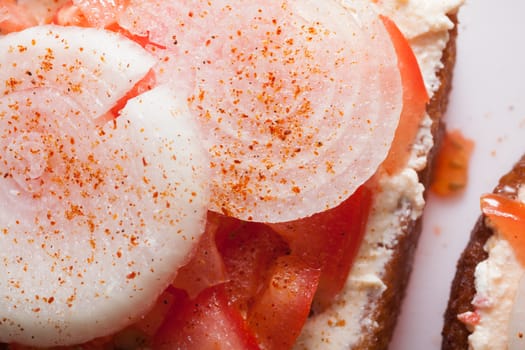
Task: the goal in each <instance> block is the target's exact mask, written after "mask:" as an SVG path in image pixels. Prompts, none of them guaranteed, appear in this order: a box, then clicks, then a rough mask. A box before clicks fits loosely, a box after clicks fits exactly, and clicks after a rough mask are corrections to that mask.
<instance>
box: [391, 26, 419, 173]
mask: <svg viewBox="0 0 525 350" xmlns="http://www.w3.org/2000/svg"><path fill="white" fill-rule="evenodd" d="M381 20H382V21H383V24H384V25H385V28H386V29H387V31H388V33H389V34H390V38H391V39H392V43H393V44H394V48H395V50H396V53H397V57H398V67H399V71H400V72H401V82H402V84H403V109H402V110H401V116H400V119H399V124H398V127H397V129H396V134H395V136H394V140H393V141H392V146H391V148H390V151H389V153H388V156H387V158H386V160H385V161H384V162H383V165H382V168H383V169H385V171H386V172H387V173H389V174H394V173H396V172H398V171H399V170H400V169H402V168H403V167H404V166H405V165H406V164H407V161H408V157H409V155H410V150H411V148H412V145H413V144H414V141H415V139H416V135H417V132H418V130H419V125H420V122H421V120H422V118H423V116H424V114H425V110H426V105H427V102H428V94H427V90H426V88H425V83H424V81H423V77H422V75H421V71H420V69H419V64H418V63H417V60H416V56H415V55H414V52H413V51H412V48H411V47H410V44H409V43H408V41H407V39H406V38H405V37H404V36H403V34H402V33H401V32H400V31H399V28H398V27H397V26H396V24H395V23H394V22H393V21H392V20H391V19H389V18H387V17H384V16H381Z"/></svg>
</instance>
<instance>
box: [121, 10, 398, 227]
mask: <svg viewBox="0 0 525 350" xmlns="http://www.w3.org/2000/svg"><path fill="white" fill-rule="evenodd" d="M351 6H352V8H350V7H348V6H346V7H345V6H343V5H342V3H341V2H340V1H336V0H281V1H272V2H268V3H265V4H264V6H262V5H261V2H260V1H255V0H250V1H241V0H237V1H212V2H209V1H188V0H186V1H184V0H178V1H148V2H140V1H138V0H136V1H135V0H132V1H130V6H129V7H128V8H127V10H126V13H124V14H123V15H122V16H121V17H120V19H119V23H120V24H121V25H122V26H123V27H124V28H126V29H128V30H129V31H131V32H133V33H136V34H142V35H143V34H144V33H148V34H149V38H150V39H151V40H152V41H153V42H155V43H158V44H160V45H162V46H165V47H166V50H162V49H159V48H158V47H155V48H154V50H153V48H152V53H153V54H155V55H157V56H158V57H159V60H160V61H161V63H160V64H159V65H157V66H156V70H157V72H158V77H159V79H160V81H162V80H165V79H167V78H169V79H172V80H173V79H176V80H178V81H177V84H181V81H180V80H184V82H183V83H185V85H187V86H188V89H190V102H191V107H192V111H193V113H194V114H195V115H197V116H198V117H199V120H200V122H201V125H202V130H203V133H204V134H205V139H204V142H205V144H206V146H207V147H208V150H209V152H210V155H211V166H212V168H213V171H214V176H213V177H212V181H213V183H212V192H213V195H212V209H213V210H214V211H217V212H220V213H225V214H227V215H231V216H234V217H237V218H240V219H243V220H252V221H262V222H282V221H291V220H294V219H298V218H302V217H306V216H310V215H312V214H314V213H317V212H322V211H325V210H327V209H329V208H332V207H335V206H337V205H338V204H340V203H341V202H342V201H344V200H345V199H346V198H348V197H349V196H350V195H351V194H352V193H353V192H354V191H355V190H356V189H357V188H358V187H359V186H360V185H361V184H363V183H364V182H365V181H366V180H368V179H369V178H370V177H371V176H372V174H373V173H374V172H375V171H376V169H377V168H378V166H379V164H380V163H381V162H382V161H383V160H384V159H385V157H386V155H387V152H388V150H389V149H390V145H391V143H392V139H393V136H394V132H395V130H396V127H397V125H398V122H399V116H400V112H401V108H402V86H401V78H400V72H399V70H398V66H397V56H396V53H395V50H394V47H393V45H392V42H391V40H390V36H389V35H388V33H387V31H386V30H385V28H384V26H383V24H382V22H381V20H379V18H378V16H377V14H376V13H375V12H374V11H373V10H372V8H371V5H370V3H369V1H354V2H352V3H351ZM158 13H165V14H167V15H166V16H163V17H161V18H159V17H158V16H155V14H158ZM173 18H176V20H173ZM153 51H154V52H153ZM183 85H184V84H183Z"/></svg>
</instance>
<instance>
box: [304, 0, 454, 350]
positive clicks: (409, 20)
mask: <svg viewBox="0 0 525 350" xmlns="http://www.w3.org/2000/svg"><path fill="white" fill-rule="evenodd" d="M341 1H342V2H343V3H344V4H345V5H346V6H348V7H351V2H350V1H348V0H341ZM375 3H376V4H375V6H377V9H378V11H379V12H380V13H383V14H385V15H386V16H388V17H390V18H391V19H393V20H394V21H395V22H396V24H397V25H398V26H399V28H400V29H401V31H402V32H403V34H404V35H405V36H406V37H407V39H408V40H409V42H410V45H411V47H412V49H413V51H414V53H415V55H416V58H417V60H418V62H419V65H420V68H421V72H422V75H423V79H424V81H425V86H426V88H427V92H428V94H429V96H430V97H432V96H433V95H434V93H435V92H436V91H437V89H438V88H439V86H440V80H439V77H438V72H439V71H440V70H441V69H442V68H443V63H442V61H441V59H442V54H443V51H444V49H445V47H446V46H447V43H448V40H449V31H450V30H451V29H452V28H453V27H454V23H453V22H452V21H451V19H450V18H449V17H448V15H451V14H455V13H456V12H457V11H458V9H459V7H460V6H461V5H462V3H463V1H462V0H443V1H433V2H429V1H427V0H379V1H376V2H375ZM431 126H432V120H431V119H430V117H429V116H428V115H426V116H425V118H423V121H422V125H421V126H420V132H419V134H418V139H417V143H416V144H415V145H414V147H413V150H412V154H411V159H410V161H409V164H408V165H407V167H406V168H405V169H404V170H402V171H401V172H400V173H399V174H397V175H394V176H383V177H382V178H380V179H379V184H380V188H381V190H382V191H381V192H380V193H378V194H376V196H375V197H374V202H373V204H372V210H371V215H370V217H369V220H368V225H367V230H366V234H365V238H364V241H363V244H362V246H361V248H360V251H359V255H358V257H357V259H356V262H355V264H354V267H353V268H352V271H351V273H350V275H349V278H348V280H347V283H346V286H345V288H344V290H343V291H342V292H341V293H340V295H339V296H338V298H337V300H336V301H335V302H334V304H333V305H332V307H330V308H329V309H327V310H326V311H325V312H323V313H321V314H318V315H315V316H313V317H312V318H310V319H309V320H308V322H307V324H306V326H305V328H304V329H303V333H302V334H301V336H300V337H299V339H298V342H297V344H296V346H295V348H296V349H348V348H352V347H353V346H355V345H356V344H359V342H360V340H361V338H362V337H363V334H365V333H366V332H368V331H369V330H372V329H374V328H376V327H377V324H376V323H375V321H374V320H373V319H371V318H370V317H369V316H370V315H369V310H370V308H371V306H370V305H369V301H370V300H378V299H379V298H381V295H382V294H383V293H384V292H385V290H386V285H385V283H384V282H383V279H382V278H383V274H384V271H385V266H386V265H387V264H388V263H389V261H390V260H391V259H392V255H393V247H394V246H395V244H396V242H397V239H398V235H399V233H400V232H402V227H401V226H402V222H403V221H406V220H416V219H417V218H419V217H420V216H421V214H422V210H423V207H424V204H425V200H424V198H423V192H424V186H423V184H421V183H420V182H419V179H418V174H417V172H418V171H420V170H422V169H423V168H425V166H426V164H427V157H428V153H429V151H430V149H431V148H432V146H433V137H432V133H431ZM372 307H373V306H372Z"/></svg>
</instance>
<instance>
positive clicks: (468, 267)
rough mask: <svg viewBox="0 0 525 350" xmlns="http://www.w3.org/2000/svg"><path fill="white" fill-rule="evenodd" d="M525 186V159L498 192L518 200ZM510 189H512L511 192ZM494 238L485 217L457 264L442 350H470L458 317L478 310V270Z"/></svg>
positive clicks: (505, 179)
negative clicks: (519, 190)
mask: <svg viewBox="0 0 525 350" xmlns="http://www.w3.org/2000/svg"><path fill="white" fill-rule="evenodd" d="M524 183H525V156H523V157H522V158H521V159H520V160H519V161H518V162H517V163H516V164H515V165H514V168H513V169H512V170H511V171H510V172H509V173H507V174H506V175H505V176H503V177H502V178H501V179H500V181H499V184H498V186H496V188H495V189H494V193H498V194H501V195H504V196H506V197H508V198H513V199H514V198H516V193H517V189H518V187H519V186H520V185H522V184H524ZM509 189H512V190H510V191H509ZM492 235H493V231H492V230H491V229H490V228H489V227H487V225H486V224H485V218H484V216H483V215H481V216H480V217H479V219H478V221H477V223H476V226H475V227H474V229H473V230H472V233H471V235H470V240H469V242H468V244H467V246H466V248H465V250H464V251H463V253H462V255H461V257H460V258H459V260H458V262H457V270H456V276H455V277H454V280H453V282H452V286H451V290H450V298H449V302H448V307H447V310H446V311H445V315H444V318H445V320H444V326H443V331H442V335H443V342H442V344H441V349H442V350H459V349H468V339H467V338H468V336H469V335H470V331H469V330H468V329H467V327H465V325H464V324H463V323H462V322H460V321H459V320H458V319H457V315H458V314H460V313H463V312H466V311H474V308H473V307H472V305H471V301H472V298H474V295H475V294H476V288H475V284H474V271H475V269H476V266H477V265H478V263H480V262H481V261H483V260H485V259H486V258H487V256H488V254H487V253H486V252H485V251H484V250H483V246H484V245H485V243H486V242H487V240H488V239H489V238H490V237H491V236H492Z"/></svg>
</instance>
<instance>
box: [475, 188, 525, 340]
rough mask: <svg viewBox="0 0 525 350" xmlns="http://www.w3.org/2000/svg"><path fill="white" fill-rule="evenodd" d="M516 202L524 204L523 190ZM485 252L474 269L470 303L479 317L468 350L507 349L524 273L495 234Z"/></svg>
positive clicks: (500, 238)
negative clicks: (486, 254) (485, 256)
mask: <svg viewBox="0 0 525 350" xmlns="http://www.w3.org/2000/svg"><path fill="white" fill-rule="evenodd" d="M518 198H519V199H520V200H521V201H522V202H525V188H524V187H521V188H520V190H519V192H518ZM489 225H490V223H489ZM484 249H485V251H486V252H487V253H488V258H487V259H486V260H484V261H482V262H480V263H479V264H478V266H476V271H475V274H474V278H475V285H476V293H477V294H476V296H475V298H474V300H473V302H472V303H473V305H474V306H475V307H476V311H477V313H478V315H479V323H477V324H476V325H474V326H472V328H471V331H472V334H471V335H470V336H469V347H470V349H473V350H484V349H487V350H488V349H490V350H498V349H507V347H508V343H509V339H508V327H509V320H510V317H511V312H512V307H513V304H514V299H515V296H516V291H517V290H518V285H519V281H520V279H521V277H522V276H523V275H524V274H525V269H524V268H523V267H522V266H521V264H520V263H519V262H518V260H517V259H516V256H515V254H514V251H513V249H512V247H511V245H510V244H509V242H508V241H507V240H505V239H503V238H502V237H501V236H500V234H498V232H495V234H494V235H493V236H492V237H490V239H489V240H488V241H487V243H486V244H485V246H484ZM479 300H482V301H483V302H482V303H480V302H479Z"/></svg>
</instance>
